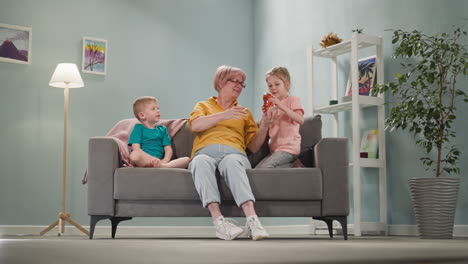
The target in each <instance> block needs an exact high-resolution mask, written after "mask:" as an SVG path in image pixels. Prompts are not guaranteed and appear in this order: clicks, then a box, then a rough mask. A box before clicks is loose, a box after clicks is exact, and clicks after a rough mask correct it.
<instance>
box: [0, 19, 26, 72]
mask: <svg viewBox="0 0 468 264" xmlns="http://www.w3.org/2000/svg"><path fill="white" fill-rule="evenodd" d="M31 37H32V28H30V27H22V26H15V25H8V24H0V61H7V62H14V63H21V64H30V63H31V41H32V38H31Z"/></svg>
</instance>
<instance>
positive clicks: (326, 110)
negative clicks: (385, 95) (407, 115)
mask: <svg viewBox="0 0 468 264" xmlns="http://www.w3.org/2000/svg"><path fill="white" fill-rule="evenodd" d="M352 103H353V102H352V101H348V102H344V103H339V104H334V105H327V106H314V113H319V114H335V113H338V112H342V111H347V110H351V108H352ZM358 104H359V106H360V107H361V108H366V107H371V106H381V105H383V104H384V100H383V99H382V98H380V97H375V96H366V95H360V96H359V97H358Z"/></svg>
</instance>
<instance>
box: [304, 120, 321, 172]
mask: <svg viewBox="0 0 468 264" xmlns="http://www.w3.org/2000/svg"><path fill="white" fill-rule="evenodd" d="M299 133H301V153H300V154H299V160H300V161H301V162H302V164H304V166H306V167H315V164H314V151H313V149H314V146H315V145H316V144H317V143H318V142H319V141H320V139H322V117H321V116H320V115H315V116H313V117H307V118H305V119H304V124H303V125H302V126H301V127H300V129H299Z"/></svg>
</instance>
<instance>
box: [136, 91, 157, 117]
mask: <svg viewBox="0 0 468 264" xmlns="http://www.w3.org/2000/svg"><path fill="white" fill-rule="evenodd" d="M153 102H154V103H156V105H157V104H158V99H156V98H155V97H153V96H142V97H140V98H137V99H136V100H135V102H133V114H134V115H135V117H136V118H137V119H138V120H140V118H138V113H140V112H143V109H144V108H145V106H146V105H147V104H148V103H153Z"/></svg>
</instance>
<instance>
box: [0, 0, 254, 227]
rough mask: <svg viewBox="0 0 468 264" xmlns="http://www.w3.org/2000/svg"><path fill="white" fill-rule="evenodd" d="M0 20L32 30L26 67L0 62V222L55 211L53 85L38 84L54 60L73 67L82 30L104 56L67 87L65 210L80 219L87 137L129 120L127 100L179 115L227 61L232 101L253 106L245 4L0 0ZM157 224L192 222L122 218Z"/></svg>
mask: <svg viewBox="0 0 468 264" xmlns="http://www.w3.org/2000/svg"><path fill="white" fill-rule="evenodd" d="M0 23H5V24H13V25H22V26H28V27H32V63H31V64H30V65H22V64H15V63H6V62H0V91H1V93H2V94H1V95H0V111H1V114H0V120H1V123H2V124H3V125H2V127H1V129H0V138H1V140H0V144H1V150H0V155H1V157H0V212H2V213H1V214H0V225H48V224H50V223H52V222H53V221H55V220H56V218H57V216H58V213H59V210H60V206H61V202H60V201H61V179H62V176H61V175H62V148H63V143H62V142H63V90H62V89H57V88H52V87H49V86H48V81H49V79H50V77H51V76H52V73H53V71H54V69H55V67H56V65H57V63H60V62H73V63H77V64H80V63H81V47H82V44H81V41H82V37H83V36H88V37H95V38H102V39H106V40H108V45H109V57H108V72H107V75H106V76H98V75H91V74H85V73H82V78H83V80H84V82H85V87H84V88H82V89H72V90H71V91H70V108H69V134H68V136H69V144H68V147H69V152H68V154H69V159H68V166H69V169H68V195H67V197H68V203H67V209H68V210H67V211H69V212H70V213H71V214H72V217H73V219H74V220H76V221H77V222H79V223H80V224H82V225H88V223H89V219H88V216H87V204H86V203H87V200H86V199H87V196H86V195H87V187H86V186H85V185H81V177H82V175H83V172H84V171H85V169H86V166H87V151H88V139H89V138H90V137H92V136H100V135H101V136H102V135H104V134H105V133H106V132H107V131H108V130H109V129H110V128H111V127H112V126H113V125H114V124H115V123H116V122H117V121H118V120H120V119H123V118H131V117H133V114H132V110H131V105H132V103H133V100H134V99H135V98H136V97H138V96H142V95H152V96H156V97H157V98H159V100H160V106H161V110H162V117H163V118H167V119H170V118H184V117H187V116H188V115H189V114H190V112H191V110H192V108H193V106H194V105H195V103H196V102H197V101H200V100H206V99H207V98H208V97H209V96H211V95H214V94H215V91H214V89H213V88H212V78H213V75H214V71H215V69H216V68H217V67H218V66H219V65H221V64H230V65H235V66H238V67H241V68H243V69H244V70H245V71H246V73H247V75H248V80H247V85H248V86H247V87H248V88H247V89H245V91H244V92H243V94H242V96H241V97H240V102H241V103H242V104H243V105H245V106H247V107H251V106H252V105H253V96H252V95H253V89H252V81H251V80H252V73H253V67H252V65H253V59H254V57H253V27H252V24H253V10H252V2H251V1H250V0H243V1H229V0H226V1H224V0H221V1H219V0H197V1H185V0H158V1H155V0H138V1H130V0H117V1H116V0H105V1H93V0H81V1H76V0H41V1H36V0H0ZM158 221H160V222H162V223H163V224H165V225H168V224H172V223H175V224H178V223H182V222H183V223H184V224H187V225H188V224H192V223H193V224H195V225H196V224H197V221H195V222H193V221H186V220H182V222H180V220H175V222H173V221H164V219H163V220H158V219H154V218H153V219H143V220H142V219H139V220H137V221H133V223H132V224H138V223H147V224H153V223H157V222H158ZM200 221H202V220H200ZM105 224H108V223H105Z"/></svg>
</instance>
